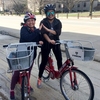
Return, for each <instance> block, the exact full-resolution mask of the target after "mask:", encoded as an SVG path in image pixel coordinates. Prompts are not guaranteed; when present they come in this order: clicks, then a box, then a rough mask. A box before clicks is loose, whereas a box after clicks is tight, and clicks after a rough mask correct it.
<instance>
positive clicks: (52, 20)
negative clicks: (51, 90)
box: [37, 4, 62, 88]
mask: <svg viewBox="0 0 100 100" xmlns="http://www.w3.org/2000/svg"><path fill="white" fill-rule="evenodd" d="M44 12H45V15H46V18H44V19H43V20H42V21H41V22H40V25H41V24H42V29H41V35H42V37H43V43H44V44H43V46H42V48H41V53H42V61H41V64H40V69H39V74H38V80H37V87H38V88H41V83H42V79H41V78H42V74H43V72H44V69H45V66H46V64H47V60H48V56H49V53H50V50H51V49H52V50H53V53H54V55H55V57H56V60H57V66H58V69H60V68H61V66H62V55H61V49H60V44H59V45H55V41H56V40H59V36H60V35H61V29H62V23H61V21H60V20H59V19H57V18H56V16H55V6H54V5H53V4H47V5H46V6H45V7H44Z"/></svg>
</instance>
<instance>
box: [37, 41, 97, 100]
mask: <svg viewBox="0 0 100 100" xmlns="http://www.w3.org/2000/svg"><path fill="white" fill-rule="evenodd" d="M59 43H61V44H64V47H65V52H66V55H67V60H66V61H65V62H64V64H63V65H62V67H61V68H60V69H59V70H58V71H56V70H55V69H54V65H53V59H52V53H51V52H50V55H49V57H48V62H47V65H46V67H45V70H44V73H43V79H44V81H45V80H49V79H50V78H51V79H55V78H56V79H59V78H60V89H61V92H62V94H63V96H64V98H65V100H93V98H94V87H93V84H92V82H91V80H90V78H89V77H88V76H87V75H86V74H85V73H84V72H83V71H81V70H79V69H78V67H75V66H74V60H73V58H74V59H78V60H79V59H80V60H85V61H87V60H93V56H94V52H95V49H94V48H88V47H83V46H82V44H81V43H80V41H79V40H78V41H65V40H60V41H59ZM74 43H75V44H74ZM89 43H90V42H89ZM73 44H74V45H73ZM77 44H78V45H77ZM90 44H91V43H90ZM40 62H41V52H40V53H39V55H38V68H39V65H40Z"/></svg>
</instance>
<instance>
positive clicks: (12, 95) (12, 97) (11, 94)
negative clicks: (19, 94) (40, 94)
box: [10, 90, 15, 100]
mask: <svg viewBox="0 0 100 100" xmlns="http://www.w3.org/2000/svg"><path fill="white" fill-rule="evenodd" d="M10 100H15V95H14V90H11V91H10Z"/></svg>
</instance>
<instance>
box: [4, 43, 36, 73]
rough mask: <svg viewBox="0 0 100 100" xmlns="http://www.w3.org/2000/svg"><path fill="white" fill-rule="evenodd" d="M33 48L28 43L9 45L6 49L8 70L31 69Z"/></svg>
mask: <svg viewBox="0 0 100 100" xmlns="http://www.w3.org/2000/svg"><path fill="white" fill-rule="evenodd" d="M33 57H34V46H33V45H32V44H31V43H30V44H29V43H28V44H27V43H19V44H11V45H9V46H8V48H7V57H6V58H7V62H8V65H9V68H10V70H13V71H17V70H25V69H28V68H30V67H31V65H32V62H33Z"/></svg>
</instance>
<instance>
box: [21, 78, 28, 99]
mask: <svg viewBox="0 0 100 100" xmlns="http://www.w3.org/2000/svg"><path fill="white" fill-rule="evenodd" d="M28 98H29V93H28V80H27V77H26V76H23V77H22V84H21V100H28Z"/></svg>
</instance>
